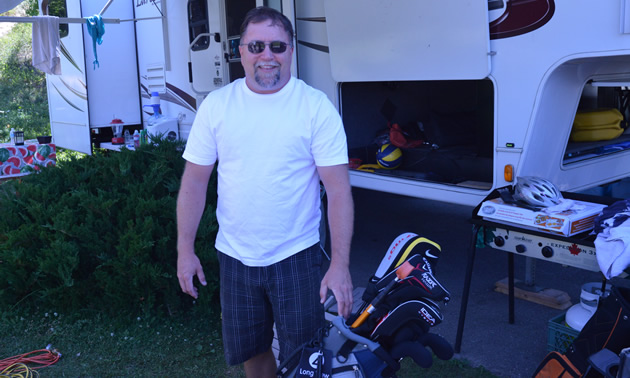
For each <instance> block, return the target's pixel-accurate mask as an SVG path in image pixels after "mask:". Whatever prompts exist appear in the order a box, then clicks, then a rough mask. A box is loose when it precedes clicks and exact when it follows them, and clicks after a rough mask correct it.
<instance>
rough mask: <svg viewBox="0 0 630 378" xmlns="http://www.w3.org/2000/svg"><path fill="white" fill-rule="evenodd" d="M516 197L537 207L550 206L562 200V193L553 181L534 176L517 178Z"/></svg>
mask: <svg viewBox="0 0 630 378" xmlns="http://www.w3.org/2000/svg"><path fill="white" fill-rule="evenodd" d="M514 198H515V199H517V200H521V201H523V202H525V203H527V204H529V205H532V206H536V207H549V206H554V205H558V204H560V202H562V194H561V193H560V191H559V190H558V188H556V186H555V185H554V184H553V183H552V182H551V181H549V180H546V179H543V178H540V177H534V176H523V177H518V178H517V180H516V185H515V186H514Z"/></svg>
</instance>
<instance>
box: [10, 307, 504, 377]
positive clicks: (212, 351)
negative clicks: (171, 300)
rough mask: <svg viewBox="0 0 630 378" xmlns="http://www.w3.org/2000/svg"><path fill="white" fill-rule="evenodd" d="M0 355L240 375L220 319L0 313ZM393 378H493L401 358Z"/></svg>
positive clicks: (70, 372) (86, 372)
mask: <svg viewBox="0 0 630 378" xmlns="http://www.w3.org/2000/svg"><path fill="white" fill-rule="evenodd" d="M0 340H2V342H1V343H0V359H4V358H8V357H12V356H16V355H19V354H23V353H27V352H31V351H35V350H39V349H44V348H46V346H47V345H49V344H51V346H52V348H54V349H57V350H58V351H59V352H60V353H61V354H62V356H61V358H60V359H59V361H58V362H57V363H55V364H53V365H51V366H48V367H44V368H42V369H38V371H39V373H40V375H41V376H42V377H47V376H48V377H164V376H169V377H190V376H199V377H228V378H229V377H244V373H243V370H242V368H241V367H230V366H227V365H226V363H225V361H224V359H223V350H222V343H221V331H220V320H219V318H218V316H214V317H212V318H204V319H200V318H197V317H195V315H183V316H178V317H171V318H160V319H158V318H150V319H143V318H140V317H137V318H132V319H131V318H118V319H110V318H106V317H104V316H102V315H100V314H95V313H88V312H85V313H82V314H72V315H68V314H64V313H63V312H54V311H49V312H46V311H40V312H37V313H31V314H30V315H20V314H17V313H15V312H12V311H8V312H4V313H0ZM402 366H403V367H402V369H401V370H400V371H399V372H398V377H401V378H406V377H420V376H422V377H479V378H482V377H494V376H493V375H492V374H491V373H490V372H488V371H487V370H485V369H484V368H482V367H477V368H475V367H471V366H470V365H469V364H468V363H467V362H466V361H460V360H451V361H439V360H435V362H434V364H433V366H432V367H431V368H430V369H428V370H427V369H421V368H419V367H417V366H416V365H415V364H414V363H413V361H411V360H408V359H405V360H403V363H402Z"/></svg>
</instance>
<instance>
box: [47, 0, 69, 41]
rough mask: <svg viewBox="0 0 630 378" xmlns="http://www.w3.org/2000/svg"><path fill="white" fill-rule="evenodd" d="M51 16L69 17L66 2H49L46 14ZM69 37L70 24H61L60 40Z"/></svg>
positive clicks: (60, 0)
mask: <svg viewBox="0 0 630 378" xmlns="http://www.w3.org/2000/svg"><path fill="white" fill-rule="evenodd" d="M44 14H47V15H49V16H57V17H68V7H67V6H66V0H50V1H48V9H47V10H46V11H45V12H44ZM67 36H68V24H59V38H64V37H67Z"/></svg>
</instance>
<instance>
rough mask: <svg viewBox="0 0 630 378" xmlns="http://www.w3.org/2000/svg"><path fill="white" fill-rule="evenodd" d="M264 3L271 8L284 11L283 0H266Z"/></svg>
mask: <svg viewBox="0 0 630 378" xmlns="http://www.w3.org/2000/svg"><path fill="white" fill-rule="evenodd" d="M263 3H264V5H265V6H266V7H269V8H273V9H275V10H277V11H278V12H280V13H282V1H281V0H265V1H264V2H263Z"/></svg>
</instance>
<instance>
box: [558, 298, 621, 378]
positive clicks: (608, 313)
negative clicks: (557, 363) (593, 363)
mask: <svg viewBox="0 0 630 378" xmlns="http://www.w3.org/2000/svg"><path fill="white" fill-rule="evenodd" d="M627 347H630V289H628V288H621V287H618V286H613V287H612V289H611V293H610V295H609V296H608V297H606V298H604V299H602V300H600V301H599V305H598V306H597V311H595V313H594V314H593V316H592V317H591V319H590V320H589V321H588V322H587V323H586V325H584V328H583V329H582V331H580V334H579V335H578V336H577V337H576V338H575V340H573V343H572V344H571V345H570V346H569V349H568V350H567V352H566V356H567V358H568V359H569V360H570V361H571V363H572V364H573V365H574V366H575V367H576V368H578V370H579V371H580V372H582V374H585V373H586V372H587V369H588V365H589V362H588V358H589V357H590V356H591V355H593V354H595V353H597V352H599V351H600V350H602V349H604V348H606V349H609V350H610V351H612V352H613V353H615V354H617V355H618V354H619V353H621V350H622V349H624V348H627ZM589 376H591V374H586V375H585V377H589Z"/></svg>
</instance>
